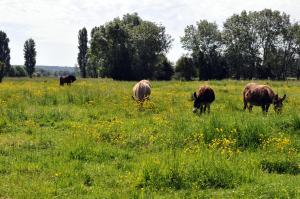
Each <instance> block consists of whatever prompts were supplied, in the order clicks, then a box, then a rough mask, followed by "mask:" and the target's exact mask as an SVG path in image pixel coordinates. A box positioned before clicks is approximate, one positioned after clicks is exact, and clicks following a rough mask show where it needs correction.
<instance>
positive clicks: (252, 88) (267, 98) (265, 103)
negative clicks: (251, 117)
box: [243, 83, 286, 112]
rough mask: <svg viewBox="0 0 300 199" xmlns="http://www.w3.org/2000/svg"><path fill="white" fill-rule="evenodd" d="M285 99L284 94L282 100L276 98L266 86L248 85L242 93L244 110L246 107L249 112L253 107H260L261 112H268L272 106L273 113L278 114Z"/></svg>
mask: <svg viewBox="0 0 300 199" xmlns="http://www.w3.org/2000/svg"><path fill="white" fill-rule="evenodd" d="M285 98H286V95H285V94H284V96H283V97H282V98H281V97H278V95H277V94H275V93H274V92H273V90H272V89H271V88H270V87H269V86H267V85H259V84H256V83H249V84H247V85H246V87H245V89H244V91H243V100H244V110H246V108H247V107H248V109H249V111H252V108H253V106H261V108H262V111H263V112H268V110H269V107H270V105H271V104H273V105H274V110H275V112H280V111H281V109H282V107H283V104H282V102H283V101H284V100H285ZM248 103H249V104H250V105H249V106H248Z"/></svg>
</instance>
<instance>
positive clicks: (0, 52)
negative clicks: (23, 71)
mask: <svg viewBox="0 0 300 199" xmlns="http://www.w3.org/2000/svg"><path fill="white" fill-rule="evenodd" d="M8 43H9V39H8V37H7V35H6V33H5V32H3V31H0V83H1V82H2V79H3V77H4V76H5V75H6V74H7V72H8V71H9V69H10V49H9V46H8Z"/></svg>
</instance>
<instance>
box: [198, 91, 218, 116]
mask: <svg viewBox="0 0 300 199" xmlns="http://www.w3.org/2000/svg"><path fill="white" fill-rule="evenodd" d="M193 99H194V108H193V112H194V113H196V112H197V109H200V113H202V112H204V113H205V111H206V108H207V109H208V112H210V104H211V103H212V102H213V101H214V100H215V93H214V90H213V89H212V88H210V87H209V86H202V87H200V88H199V90H198V92H197V93H196V92H194V94H193Z"/></svg>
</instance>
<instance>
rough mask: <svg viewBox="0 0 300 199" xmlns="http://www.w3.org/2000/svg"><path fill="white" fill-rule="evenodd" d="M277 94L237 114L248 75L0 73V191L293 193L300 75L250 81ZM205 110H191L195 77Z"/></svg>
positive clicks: (297, 194)
mask: <svg viewBox="0 0 300 199" xmlns="http://www.w3.org/2000/svg"><path fill="white" fill-rule="evenodd" d="M258 82H259V83H263V84H268V85H270V86H271V87H272V88H273V90H274V91H275V92H276V93H278V94H279V95H280V96H282V95H283V94H287V100H286V101H285V102H284V108H283V111H282V113H281V114H276V113H275V112H274V110H273V106H271V107H270V109H269V113H268V114H264V113H262V111H261V108H260V107H254V108H253V112H252V113H249V112H248V111H246V112H244V111H243V110H242V108H243V101H242V91H243V88H244V86H245V85H246V83H248V81H232V80H226V81H225V80H224V81H208V82H199V81H193V82H180V81H170V82H163V81H152V82H151V83H152V93H151V97H150V101H147V102H146V103H145V104H144V106H143V107H141V106H140V105H139V104H137V103H136V102H134V101H133V100H132V97H131V95H132V87H133V86H134V84H135V82H119V81H113V80H109V79H79V80H77V81H76V82H75V83H74V84H72V86H64V87H60V86H59V83H58V80H57V79H51V78H49V79H43V78H34V79H27V78H25V79H9V78H6V79H4V81H3V83H1V84H0V115H1V117H0V198H39V199H40V198H300V152H299V151H300V82H299V81H278V82H277V81H267V80H266V81H258ZM205 84H207V85H210V86H211V87H212V88H213V89H214V91H215V94H216V100H215V102H214V103H213V104H212V106H211V113H210V114H202V115H200V114H194V113H192V108H193V102H192V100H191V95H192V93H193V92H194V91H196V89H197V88H198V87H199V86H201V85H205Z"/></svg>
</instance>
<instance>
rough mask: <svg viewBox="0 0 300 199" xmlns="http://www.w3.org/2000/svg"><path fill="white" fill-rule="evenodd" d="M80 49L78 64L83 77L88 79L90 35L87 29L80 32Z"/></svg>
mask: <svg viewBox="0 0 300 199" xmlns="http://www.w3.org/2000/svg"><path fill="white" fill-rule="evenodd" d="M78 49H79V52H78V56H77V62H78V65H79V68H80V72H81V77H83V78H86V77H87V65H88V35H87V30H86V28H82V29H81V30H79V33H78Z"/></svg>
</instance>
